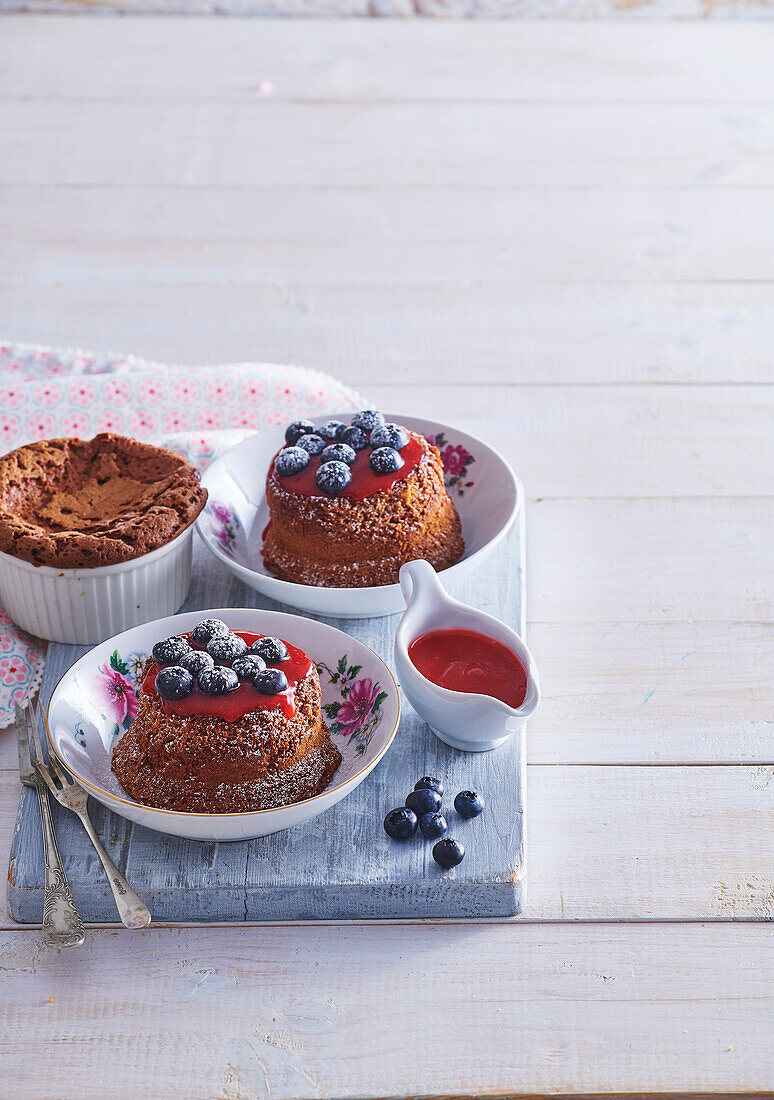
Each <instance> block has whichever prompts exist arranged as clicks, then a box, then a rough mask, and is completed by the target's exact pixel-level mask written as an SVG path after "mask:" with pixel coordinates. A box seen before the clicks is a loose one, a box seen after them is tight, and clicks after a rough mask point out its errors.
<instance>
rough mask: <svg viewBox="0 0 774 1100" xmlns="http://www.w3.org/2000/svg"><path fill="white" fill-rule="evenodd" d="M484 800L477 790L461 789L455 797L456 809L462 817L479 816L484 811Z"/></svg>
mask: <svg viewBox="0 0 774 1100" xmlns="http://www.w3.org/2000/svg"><path fill="white" fill-rule="evenodd" d="M484 805H485V803H484V800H483V798H482V797H481V795H480V794H476V792H475V791H460V793H459V794H458V795H457V797H456V798H455V799H454V809H455V810H456V811H457V813H458V814H459V815H460V817H478V815H479V814H480V813H483V812H484Z"/></svg>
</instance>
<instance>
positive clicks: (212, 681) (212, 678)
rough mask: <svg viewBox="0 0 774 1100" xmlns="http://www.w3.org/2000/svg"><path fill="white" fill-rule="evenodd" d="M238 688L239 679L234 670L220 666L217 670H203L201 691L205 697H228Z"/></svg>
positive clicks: (200, 677)
mask: <svg viewBox="0 0 774 1100" xmlns="http://www.w3.org/2000/svg"><path fill="white" fill-rule="evenodd" d="M238 687H239V677H238V676H237V674H236V673H235V672H234V670H233V668H225V667H224V666H223V665H218V666H217V667H216V668H205V669H202V671H201V672H200V673H199V689H200V691H203V692H204V694H205V695H228V693H229V692H230V691H236V689H237V688H238Z"/></svg>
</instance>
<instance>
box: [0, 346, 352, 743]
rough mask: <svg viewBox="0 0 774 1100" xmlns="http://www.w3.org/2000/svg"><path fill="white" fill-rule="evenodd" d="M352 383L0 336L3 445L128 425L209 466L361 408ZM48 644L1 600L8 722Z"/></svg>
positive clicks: (287, 369)
mask: <svg viewBox="0 0 774 1100" xmlns="http://www.w3.org/2000/svg"><path fill="white" fill-rule="evenodd" d="M363 404H364V402H363V400H362V398H360V397H359V396H358V395H357V394H356V393H355V392H354V391H353V390H351V389H349V388H348V387H347V386H343V385H342V384H341V383H340V382H337V381H336V380H335V379H334V378H331V377H330V376H329V375H327V374H321V373H319V372H318V371H313V370H308V369H306V368H304V367H294V366H286V365H281V364H276V363H231V364H225V365H220V366H206V367H174V366H165V365H163V364H161V363H152V362H149V361H147V360H144V359H136V358H135V357H134V356H125V355H122V356H119V355H95V354H94V353H92V352H84V351H77V350H73V349H67V350H62V349H56V348H43V347H36V346H33V345H31V344H11V343H3V342H0V453H4V452H6V451H10V450H13V448H14V447H18V446H20V445H21V444H22V443H29V442H31V441H32V440H35V439H48V438H51V437H53V436H61V435H75V436H81V437H83V438H89V437H90V436H92V435H95V434H96V433H97V432H119V433H121V434H122V435H132V436H134V437H135V438H137V439H145V440H148V442H151V443H160V444H162V445H163V446H165V447H171V448H172V449H173V450H175V451H177V452H178V453H179V454H182V455H184V456H185V457H186V458H187V459H188V460H189V461H190V462H192V463H193V464H194V465H195V466H197V467H198V468H199V469H200V470H204V469H205V468H206V467H207V466H208V465H209V463H210V462H212V460H213V459H214V458H216V457H217V456H218V455H219V454H221V453H222V452H223V451H225V450H227V449H228V448H229V447H233V446H234V444H235V443H238V442H239V441H240V440H241V439H244V438H245V437H246V436H248V435H250V433H251V432H254V431H257V430H258V429H259V428H266V427H270V426H271V425H274V424H284V423H287V422H288V421H290V420H295V419H297V418H298V417H301V416H312V415H316V414H318V413H327V412H330V413H334V412H337V411H339V410H342V409H357V408H362V406H363ZM43 656H44V647H43V645H42V644H41V643H39V642H35V641H34V640H33V639H31V638H30V637H29V636H28V635H25V634H24V633H23V632H22V631H21V630H19V629H18V628H17V627H16V626H14V625H13V623H12V622H11V621H10V619H9V618H8V615H7V614H6V612H5V611H4V610H3V609H2V608H0V728H2V727H3V726H6V725H8V724H9V723H10V722H11V720H12V717H13V706H14V703H16V702H21V701H22V700H23V699H25V698H26V697H27V695H28V694H31V693H32V692H33V691H35V690H36V689H37V688H38V687H39V685H40V679H41V677H42V674H43Z"/></svg>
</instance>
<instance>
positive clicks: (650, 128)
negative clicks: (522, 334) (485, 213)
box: [0, 89, 774, 192]
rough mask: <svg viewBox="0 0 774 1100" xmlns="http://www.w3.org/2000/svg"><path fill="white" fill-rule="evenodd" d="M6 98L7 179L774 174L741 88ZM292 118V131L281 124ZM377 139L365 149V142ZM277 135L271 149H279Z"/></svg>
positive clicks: (510, 184)
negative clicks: (379, 97)
mask: <svg viewBox="0 0 774 1100" xmlns="http://www.w3.org/2000/svg"><path fill="white" fill-rule="evenodd" d="M103 109H104V108H103V107H102V104H101V102H100V101H99V100H96V99H94V100H87V101H85V102H83V103H82V104H81V105H80V106H79V109H78V110H77V111H73V109H72V103H71V101H68V100H66V99H53V100H51V102H50V103H49V104H48V106H47V109H46V112H45V116H44V117H41V112H40V100H39V99H37V98H34V99H27V100H22V101H21V102H20V101H19V100H16V99H0V126H2V128H3V131H4V133H5V140H6V141H7V142H8V143H9V145H10V146H11V147H12V148H13V150H14V155H13V157H12V158H9V159H8V160H4V161H3V162H2V163H0V184H3V185H6V184H23V185H29V184H36V183H40V182H41V181H48V180H51V179H54V180H56V181H57V183H58V184H59V185H67V186H87V185H95V184H96V185H99V184H102V185H108V186H113V185H114V184H115V182H116V181H117V180H120V181H121V182H122V184H123V185H124V186H131V185H136V184H140V185H142V186H149V185H162V186H168V187H173V188H175V189H183V190H185V189H188V188H192V187H224V186H225V187H237V188H238V187H244V186H250V185H256V184H260V185H261V186H264V187H308V186H310V184H312V183H314V184H317V185H320V184H333V183H335V184H336V185H337V186H339V187H405V186H412V187H432V186H437V185H439V184H441V185H442V186H444V187H497V188H505V187H507V188H509V189H521V188H526V187H544V188H549V189H552V190H560V191H563V192H565V191H567V190H568V189H570V188H574V187H603V188H605V189H609V188H611V187H637V188H642V187H653V186H663V187H684V186H692V185H693V186H695V185H697V184H698V185H701V186H704V187H708V188H713V189H714V188H718V187H726V188H729V189H731V190H733V189H735V188H737V187H750V186H771V184H772V183H773V182H774V150H773V149H772V146H771V127H772V121H773V116H774V108H772V106H771V105H769V104H761V103H752V104H748V103H743V104H739V105H738V106H737V107H736V108H735V109H734V110H733V111H730V110H729V109H728V107H727V105H725V104H724V103H709V104H705V103H677V104H674V103H669V104H666V103H665V104H663V105H661V106H660V108H658V109H656V108H654V106H653V105H652V104H644V103H634V104H632V103H609V104H599V103H551V104H536V103H519V104H513V103H504V102H497V101H495V102H488V103H483V104H482V103H471V102H469V101H460V102H457V103H455V104H454V106H453V108H452V109H451V110H450V109H449V105H448V104H447V103H444V102H430V103H401V102H399V101H398V102H387V103H385V102H381V101H380V102H377V103H370V104H369V103H362V104H358V105H353V104H351V103H340V102H325V103H318V104H315V103H298V102H295V101H287V100H285V99H283V98H281V97H275V96H258V95H256V94H255V93H252V94H251V93H250V91H249V89H247V90H246V91H245V93H244V95H243V96H242V98H240V99H238V100H236V101H234V102H233V103H230V104H228V105H225V106H224V105H223V104H221V103H211V102H209V103H208V102H205V103H202V102H200V101H197V100H195V99H194V100H191V101H184V102H181V101H178V100H174V101H172V102H170V103H169V104H168V105H167V106H166V108H165V110H164V111H163V113H161V114H160V113H159V109H158V104H157V103H156V102H154V101H152V100H149V99H148V98H147V92H145V93H144V95H143V97H142V98H131V99H129V98H127V99H121V100H118V101H117V102H116V103H115V104H114V106H113V109H112V121H113V136H112V140H111V142H110V144H109V145H107V146H105V145H104V144H100V145H95V143H94V141H93V134H94V130H95V127H97V126H99V124H100V121H101V118H102V111H103ZM287 133H292V134H293V135H294V140H293V141H292V142H285V141H284V140H283V138H284V136H285V135H286V134H287ZM366 141H368V142H372V143H373V149H372V152H371V155H370V156H368V157H363V156H361V154H360V150H361V149H362V147H363V144H364V142H366ZM268 150H271V152H272V155H271V156H267V151H268Z"/></svg>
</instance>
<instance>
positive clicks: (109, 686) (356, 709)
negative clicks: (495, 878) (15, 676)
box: [46, 607, 400, 840]
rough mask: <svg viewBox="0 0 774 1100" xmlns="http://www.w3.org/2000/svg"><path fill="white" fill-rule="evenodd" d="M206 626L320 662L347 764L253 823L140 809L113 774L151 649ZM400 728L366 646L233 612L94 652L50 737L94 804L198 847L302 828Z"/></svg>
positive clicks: (286, 619) (52, 707)
mask: <svg viewBox="0 0 774 1100" xmlns="http://www.w3.org/2000/svg"><path fill="white" fill-rule="evenodd" d="M210 616H215V617H216V618H218V619H223V620H224V622H226V623H228V625H229V626H230V627H231V628H232V630H255V631H257V632H259V633H266V634H273V635H276V636H278V637H280V638H285V639H287V641H290V642H292V643H293V644H294V645H298V646H300V647H301V648H302V649H303V650H305V652H306V653H308V654H309V656H310V657H311V658H312V660H314V661H315V662H317V665H318V669H319V671H320V682H321V685H322V694H323V706H324V708H325V711H324V713H325V717H326V721H327V723H328V726H329V728H330V730H331V735H332V737H333V740H334V742H335V744H336V745H337V747H338V748H339V750H340V751H341V754H342V757H343V760H342V763H341V764H340V765H339V768H338V770H337V771H336V773H335V775H334V776H333V779H332V780H331V783H330V785H329V786H328V787H327V789H326V790H325V791H323V792H322V793H321V794H318V795H314V796H313V797H312V798H306V799H304V800H303V801H302V802H296V803H294V804H293V805H291V806H280V807H279V808H278V809H274V810H256V811H254V812H253V813H228V814H203V813H184V812H179V811H176V810H159V809H155V808H154V807H152V806H143V805H142V804H141V803H139V802H135V801H134V800H133V799H131V798H129V796H128V795H127V794H126V792H125V791H124V790H123V788H122V787H121V785H120V784H119V782H118V780H117V779H116V777H115V775H114V774H113V772H112V771H111V770H110V761H111V756H112V752H113V746H114V745H115V744H116V743H117V742H118V740H119V739H120V737H121V736H122V734H123V733H124V731H125V730H126V729H127V728H128V727H129V726H130V725H131V720H132V717H133V712H134V710H136V692H137V689H138V686H139V675H140V671H141V669H142V665H143V663H144V661H145V658H146V656H147V655H148V654H149V653H150V651H151V649H152V647H153V644H154V642H157V641H158V640H159V639H160V638H166V637H168V636H169V635H171V634H180V633H182V632H183V631H186V630H191V629H192V628H193V627H194V626H195V625H196V623H197V622H199V621H200V620H201V619H204V618H208V617H210ZM351 670H354V672H352V671H351ZM342 674H343V675H342ZM334 675H335V676H336V680H335V682H334V681H333V677H334ZM342 689H344V690H345V691H346V697H345V696H344V695H343V694H342ZM399 718H400V700H399V697H398V686H397V684H396V683H395V679H394V677H393V675H392V673H391V672H390V670H389V669H388V668H387V666H386V665H385V664H384V662H383V661H382V660H381V659H380V658H379V657H377V655H376V654H375V653H374V652H373V651H372V650H370V649H369V648H368V646H365V645H363V643H362V642H358V641H357V640H356V639H355V638H352V637H350V636H349V635H348V634H344V633H343V632H342V631H341V630H336V629H335V628H334V627H332V626H328V625H327V624H325V623H319V622H315V621H314V620H311V619H303V618H301V617H300V616H298V615H286V614H283V613H281V612H277V611H257V610H252V609H249V608H233V607H228V608H216V609H214V610H209V611H189V612H186V613H185V614H183V615H173V616H170V617H168V618H165V619H157V620H156V621H155V622H152V623H144V624H143V625H142V626H136V627H134V628H133V629H132V630H126V631H124V632H123V634H119V635H118V636H117V637H115V638H111V639H110V640H109V641H107V642H103V643H102V644H101V645H98V646H96V647H95V648H94V649H92V650H91V651H90V652H89V653H87V654H85V655H84V656H83V657H81V659H80V660H79V661H76V663H75V664H74V665H73V666H72V668H70V669H69V670H68V671H67V672H66V673H65V675H64V676H63V677H62V679H61V680H60V681H59V683H58V684H57V686H56V687H55V688H54V692H53V694H52V696H51V701H50V703H49V705H48V711H47V714H46V728H47V732H48V740H49V745H50V747H51V749H53V751H54V752H55V753H56V755H57V756H58V757H59V759H60V760H61V761H62V763H63V764H64V765H65V767H66V768H67V769H68V770H69V771H70V772H72V774H73V775H74V776H75V778H76V779H77V780H78V781H79V782H80V783H81V784H82V786H84V787H85V788H86V790H87V791H88V792H89V794H91V795H92V796H93V797H94V798H96V799H97V801H98V802H101V803H102V804H103V805H105V806H107V807H108V808H109V809H111V810H115V812H116V813H118V814H121V815H122V816H123V817H127V818H129V820H130V821H136V822H137V823H138V824H140V825H145V826H147V828H149V829H157V830H158V831H160V832H164V833H172V834H174V835H175V836H182V837H187V838H189V839H192V840H246V839H248V838H250V837H256V836H265V835H266V834H267V833H275V832H277V831H278V830H280V829H287V828H290V826H292V825H298V824H299V823H300V822H302V821H306V820H308V818H310V817H315V816H316V815H317V814H320V813H322V812H323V810H327V809H328V808H329V807H330V806H334V805H335V804H336V803H337V802H339V801H340V800H341V799H342V798H344V797H345V795H347V794H349V792H350V791H352V790H354V789H355V787H357V786H358V784H360V783H362V781H363V780H364V779H365V777H366V776H367V775H368V773H369V772H370V771H371V770H372V769H373V768H374V767H375V766H376V764H377V763H378V762H379V760H381V758H382V756H384V754H385V753H386V752H387V749H388V748H389V747H390V745H391V744H392V740H393V738H394V736H395V732H396V730H397V728H398V719H399Z"/></svg>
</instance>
